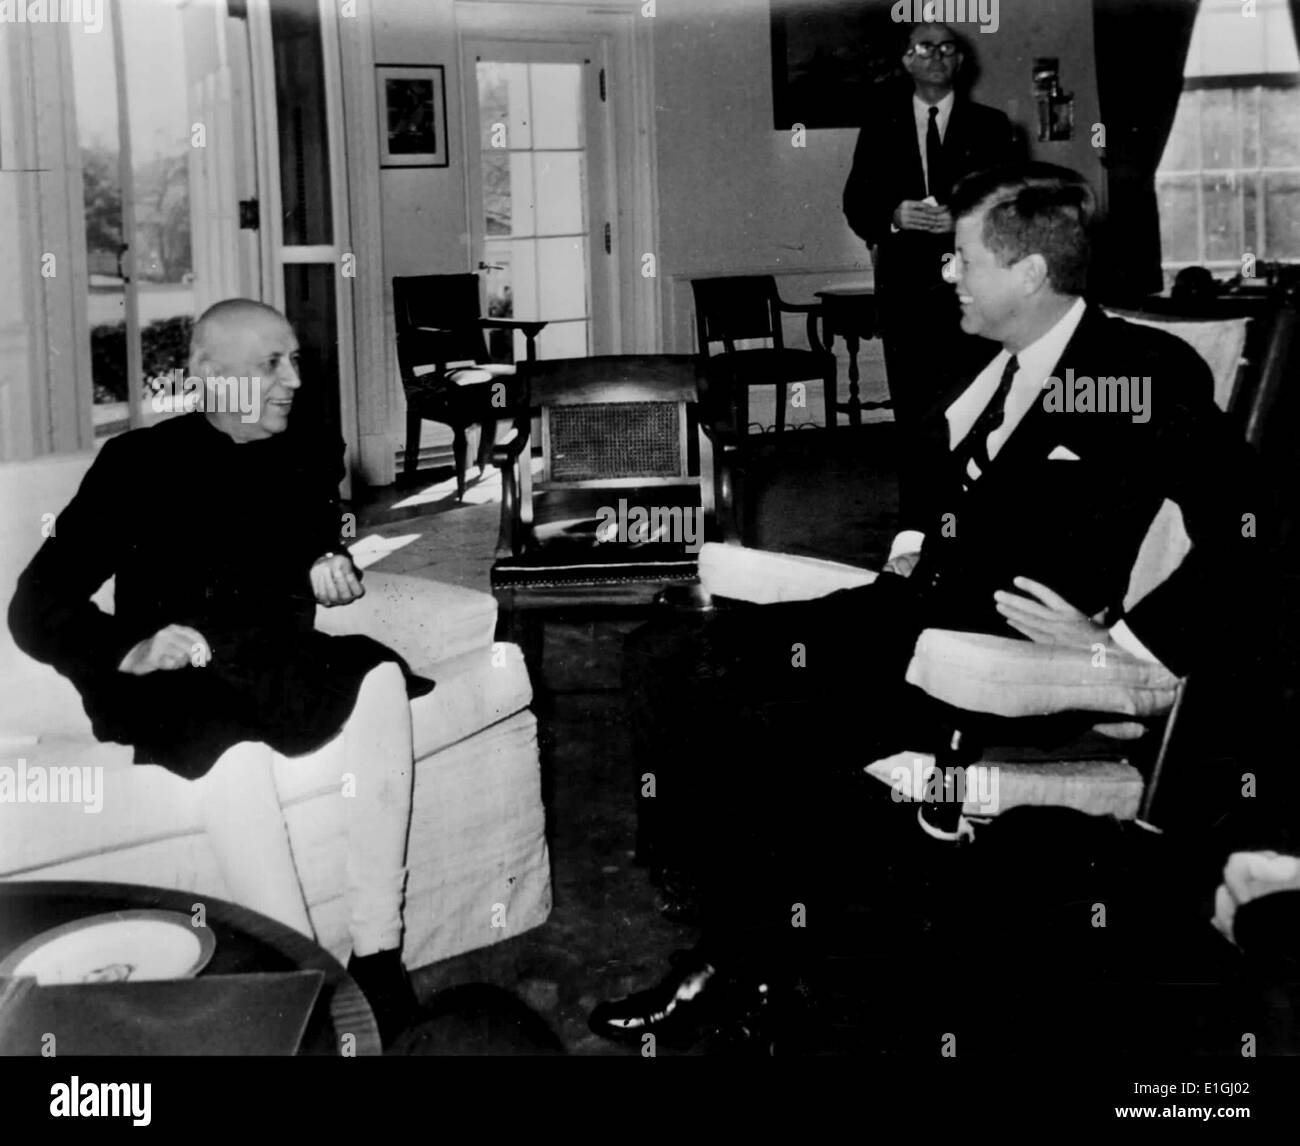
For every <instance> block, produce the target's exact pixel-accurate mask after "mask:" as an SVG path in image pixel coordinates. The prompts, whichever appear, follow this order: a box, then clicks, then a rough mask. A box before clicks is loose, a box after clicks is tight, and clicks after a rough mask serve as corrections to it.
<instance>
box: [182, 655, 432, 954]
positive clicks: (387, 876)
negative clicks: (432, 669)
mask: <svg viewBox="0 0 1300 1146" xmlns="http://www.w3.org/2000/svg"><path fill="white" fill-rule="evenodd" d="M339 735H340V736H341V737H342V738H343V752H342V754H341V756H342V760H341V766H340V770H339V776H338V788H337V793H338V798H339V799H341V800H343V804H344V823H345V825H346V831H347V904H348V919H349V924H348V929H349V931H350V932H351V935H352V946H353V951H354V953H355V954H357V955H373V954H374V953H375V952H377V951H386V950H389V949H392V948H397V947H400V946H401V943H402V897H403V893H404V890H405V886H406V874H407V869H406V866H405V865H406V839H407V834H408V832H409V829H410V823H411V787H412V783H413V780H414V771H415V770H414V765H413V761H412V744H411V706H410V702H409V701H408V699H407V696H406V682H405V680H404V678H403V676H402V671H401V669H400V668H398V666H397V665H396V664H392V663H387V664H382V665H379V666H378V667H377V668H374V669H372V670H371V671H370V672H369V673H367V674H366V677H365V679H364V680H363V681H362V682H361V689H360V692H359V693H358V695H357V703H356V707H355V708H354V709H353V711H352V715H351V716H350V717H349V718H348V721H347V723H346V724H345V725H344V727H343V730H342V732H340V733H339ZM271 757H272V753H271V749H270V748H269V747H268V746H267V745H265V744H261V743H256V742H252V741H245V742H243V743H240V744H236V745H235V746H234V747H232V748H230V749H228V750H227V751H225V752H224V753H222V755H221V757H220V758H219V759H218V760H217V762H216V764H215V765H213V767H212V769H211V770H210V771H209V772H208V774H207V775H206V776H204V777H202V778H201V779H200V780H198V781H196V783H198V784H199V785H200V786H201V788H202V791H201V793H200V802H201V805H202V808H203V817H204V822H205V825H206V827H207V831H208V836H209V838H210V839H211V842H212V846H213V849H214V851H215V852H216V856H217V863H218V865H219V867H220V869H221V874H222V876H223V877H224V879H225V881H226V885H227V887H228V888H229V891H230V896H231V898H232V899H233V900H235V901H236V902H238V903H240V904H242V905H243V906H245V907H250V908H252V909H253V910H254V911H259V912H261V913H262V914H263V915H268V916H270V917H271V918H272V919H275V920H278V921H279V922H281V923H284V924H286V925H288V926H289V927H292V928H293V929H294V930H295V931H300V932H301V933H302V934H304V935H306V936H308V937H310V938H315V936H314V935H313V933H312V926H311V920H310V918H309V917H308V914H307V903H306V900H305V899H304V897H303V891H302V885H301V883H300V882H299V880H298V874H297V867H296V865H295V864H294V862H293V855H292V852H291V851H290V847H289V837H288V833H287V831H286V830H285V826H284V814H283V812H282V811H281V809H280V800H279V796H278V794H277V793H276V791H275V780H274V776H273V774H272V770H271Z"/></svg>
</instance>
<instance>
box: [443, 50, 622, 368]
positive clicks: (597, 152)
mask: <svg viewBox="0 0 1300 1146" xmlns="http://www.w3.org/2000/svg"><path fill="white" fill-rule="evenodd" d="M605 54H606V45H605V44H604V43H603V41H602V38H600V37H593V38H592V39H591V40H589V41H575V42H571V43H556V42H541V41H511V40H504V39H491V40H488V39H468V40H466V41H465V42H464V45H463V56H462V59H463V68H462V76H463V79H464V97H465V109H466V117H467V120H468V131H467V133H466V140H467V143H468V145H469V146H468V151H469V155H468V160H469V202H470V212H469V214H470V241H471V265H472V266H473V268H474V269H476V270H478V271H479V272H480V274H481V275H482V277H483V280H484V299H485V308H486V313H487V314H489V315H491V316H496V317H503V318H515V319H527V320H536V319H542V320H545V321H546V323H547V326H546V328H545V329H544V330H543V331H542V333H541V335H540V337H539V338H538V348H537V349H538V356H539V357H541V358H574V357H585V356H587V355H597V354H612V353H617V352H618V350H619V346H618V343H619V339H618V332H617V329H616V325H617V323H616V316H617V315H618V313H619V307H618V299H617V290H618V274H617V268H616V266H615V260H616V254H615V252H616V251H617V243H616V236H615V234H614V226H615V222H616V219H615V212H614V211H613V210H612V207H611V202H610V197H609V196H610V189H611V188H612V185H613V179H612V177H611V171H610V165H611V163H612V158H613V157H612V149H611V147H610V144H609V126H608V120H609V107H608V103H607V100H606V92H605V90H604V89H605V86H606V85H605V75H606V73H605V66H604V62H603V61H604V58H605ZM490 337H493V338H495V340H496V341H495V342H494V344H493V346H492V348H491V349H492V351H493V357H505V358H510V357H514V358H516V359H522V358H523V355H524V347H523V337H522V335H519V334H516V335H514V339H515V342H514V345H513V346H512V345H511V344H510V342H509V339H510V337H511V336H510V335H509V334H508V333H504V332H493V333H492V334H491V335H490Z"/></svg>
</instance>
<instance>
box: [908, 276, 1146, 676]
mask: <svg viewBox="0 0 1300 1146" xmlns="http://www.w3.org/2000/svg"><path fill="white" fill-rule="evenodd" d="M1085 310H1087V304H1086V303H1085V302H1084V300H1083V299H1082V298H1078V299H1075V300H1074V305H1073V306H1071V307H1070V309H1069V310H1067V311H1066V312H1065V314H1064V315H1062V316H1061V318H1060V319H1059V320H1058V321H1057V323H1056V325H1055V326H1053V327H1052V328H1051V329H1050V330H1048V331H1047V332H1046V333H1045V334H1043V335H1041V336H1040V337H1039V338H1038V339H1037V340H1036V341H1035V342H1032V343H1030V344H1029V345H1028V346H1026V347H1025V348H1024V349H1023V350H1021V351H1020V353H1019V354H1018V355H1016V358H1017V369H1016V375H1015V378H1014V379H1013V380H1012V382H1011V389H1010V390H1009V391H1008V392H1007V402H1006V407H1005V410H1006V414H1005V417H1004V418H1003V419H1002V425H1000V426H999V427H998V428H997V429H996V430H994V431H993V432H992V433H990V434H989V436H988V443H987V444H988V454H989V460H990V461H991V460H992V459H993V458H995V457H997V456H998V451H999V450H1001V449H1002V447H1003V445H1005V444H1006V441H1007V439H1008V438H1010V437H1011V435H1012V434H1013V433H1014V432H1015V429H1016V427H1017V426H1019V425H1020V423H1021V422H1022V421H1023V420H1024V417H1025V415H1026V414H1028V413H1029V410H1030V407H1032V406H1033V404H1034V403H1035V402H1036V401H1037V400H1038V395H1039V394H1040V393H1041V392H1042V389H1043V386H1044V385H1045V384H1046V382H1047V379H1048V378H1049V377H1051V375H1052V371H1053V370H1055V369H1056V364H1057V363H1058V362H1060V360H1061V355H1062V354H1064V353H1065V348H1066V346H1067V345H1068V344H1069V341H1070V339H1071V338H1073V337H1074V332H1075V331H1076V330H1077V329H1078V327H1079V323H1080V322H1081V321H1082V319H1083V315H1084V311H1085ZM1010 361H1011V352H1010V351H1009V350H1005V349H1004V350H1001V351H999V352H998V354H997V355H995V356H994V358H993V361H992V362H990V363H989V364H988V365H987V366H985V367H984V369H983V370H981V371H980V372H979V374H978V375H976V377H975V381H973V382H972V383H971V384H970V385H969V386H968V387H967V388H966V389H965V390H963V391H962V393H961V395H960V396H959V397H958V399H957V400H956V401H955V402H954V403H953V404H952V405H951V406H949V407H948V409H947V411H946V412H945V415H944V416H945V417H946V418H947V419H948V448H949V449H954V448H956V446H957V444H958V443H959V442H960V441H961V440H962V439H963V438H964V437H966V435H967V434H969V433H970V431H971V427H972V426H974V425H975V421H976V419H977V418H979V416H980V414H981V413H982V412H983V410H984V407H985V406H987V405H988V404H989V400H990V399H991V398H992V397H993V394H994V392H995V391H996V390H997V388H998V383H999V382H1000V381H1001V379H1002V374H1003V371H1005V370H1006V367H1007V363H1008V362H1010ZM967 472H968V474H969V475H970V476H971V477H972V478H978V477H979V476H980V471H979V467H978V466H977V465H976V464H975V462H974V461H973V460H972V461H971V462H970V463H968V467H967ZM924 541H925V534H924V533H922V532H921V531H920V530H916V529H905V530H903V531H902V532H901V533H899V534H898V536H897V537H895V538H894V543H893V545H892V546H890V549H889V558H890V560H891V561H892V560H893V559H894V558H895V557H897V556H899V555H900V554H904V553H918V552H920V549H921V545H922V543H923V542H924ZM1049 588H1050V586H1049ZM1110 635H1111V637H1112V638H1113V639H1114V641H1115V643H1116V644H1117V645H1119V646H1120V648H1122V649H1125V650H1126V651H1128V652H1130V653H1132V654H1133V655H1134V656H1136V657H1139V658H1140V659H1142V660H1145V661H1151V662H1152V663H1154V664H1159V660H1158V659H1157V657H1156V656H1155V654H1154V653H1152V652H1151V650H1150V649H1148V648H1147V647H1146V645H1144V644H1143V643H1142V642H1141V641H1140V640H1138V639H1137V637H1136V636H1135V635H1134V634H1133V632H1132V630H1130V629H1129V627H1128V626H1127V625H1126V624H1125V623H1124V622H1123V621H1119V622H1117V623H1116V624H1115V625H1113V626H1112V627H1111V630H1110Z"/></svg>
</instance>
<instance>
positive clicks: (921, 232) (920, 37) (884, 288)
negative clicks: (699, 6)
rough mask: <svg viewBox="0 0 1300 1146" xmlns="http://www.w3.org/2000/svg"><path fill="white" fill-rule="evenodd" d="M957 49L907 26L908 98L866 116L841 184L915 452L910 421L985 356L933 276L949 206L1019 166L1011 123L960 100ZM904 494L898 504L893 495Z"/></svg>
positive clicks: (935, 30)
mask: <svg viewBox="0 0 1300 1146" xmlns="http://www.w3.org/2000/svg"><path fill="white" fill-rule="evenodd" d="M968 61H969V55H968V52H967V49H966V48H965V46H964V44H963V43H962V41H961V39H960V38H959V37H958V36H957V34H956V33H955V32H954V31H953V30H952V28H950V27H948V25H946V24H915V25H913V26H912V27H911V29H910V31H909V33H908V37H907V44H906V49H905V51H904V53H903V61H902V62H903V67H904V69H905V70H906V71H907V74H908V76H909V77H910V78H911V81H912V82H911V85H910V88H911V90H910V91H908V90H902V91H899V90H892V91H891V92H890V94H889V95H888V96H885V97H883V98H882V99H881V100H880V101H879V102H878V103H877V104H875V105H874V106H872V107H871V108H869V109H867V111H866V114H865V115H864V118H863V126H862V132H861V134H860V135H859V137H858V146H857V150H856V151H855V152H854V156H853V170H852V172H851V173H850V175H849V180H848V183H847V184H846V186H845V188H844V214H845V217H846V218H847V219H848V222H849V226H851V227H852V228H853V230H854V231H855V232H856V233H857V234H858V235H859V236H860V237H861V238H863V239H864V240H865V241H866V243H867V246H868V248H869V249H870V251H871V261H872V265H873V266H874V268H875V279H876V301H877V305H878V307H879V312H880V321H881V333H882V337H883V340H884V347H885V369H886V372H887V373H888V377H889V391H890V396H891V398H892V399H893V403H894V417H895V419H896V421H897V422H898V425H899V428H900V432H901V433H902V434H903V436H904V441H903V449H904V450H908V448H909V445H914V444H915V443H914V431H915V429H916V427H917V424H918V422H919V420H920V419H921V417H922V416H923V415H924V414H925V413H926V411H927V410H928V409H929V408H930V406H931V405H932V404H933V403H934V402H935V401H936V400H937V399H938V398H939V396H940V395H942V394H943V393H944V392H945V389H946V387H947V386H948V385H949V384H950V383H951V381H952V380H953V378H955V377H956V376H957V375H958V374H959V373H960V372H961V371H962V369H963V368H965V367H968V366H970V365H972V364H973V362H975V361H978V360H980V359H981V358H987V357H988V356H989V351H990V349H991V348H990V347H988V346H987V345H986V344H983V343H982V340H980V339H975V338H972V337H970V336H968V335H964V334H962V332H961V329H960V322H961V315H960V313H959V312H958V309H957V302H956V299H955V297H954V296H953V292H952V288H951V287H950V286H948V285H947V284H946V283H945V282H944V281H943V278H942V272H943V266H944V261H945V258H950V257H951V255H952V250H953V220H952V215H951V214H950V212H949V210H948V206H947V204H948V199H949V195H950V194H951V191H952V188H953V186H954V184H956V183H957V182H958V180H960V179H961V178H962V177H963V176H965V175H969V174H970V173H971V172H972V171H979V170H983V169H985V168H989V167H996V166H999V165H1001V164H1004V163H1009V162H1013V161H1014V160H1016V159H1018V158H1020V156H1019V155H1018V154H1017V150H1018V149H1017V145H1016V139H1015V135H1014V133H1013V131H1012V127H1011V122H1010V121H1009V120H1008V119H1007V117H1006V116H1005V115H1004V114H1003V113H1002V112H1000V111H997V110H995V109H993V108H991V107H985V106H984V105H983V104H978V103H974V102H973V101H971V100H969V99H967V98H965V96H964V95H963V94H962V92H961V91H960V90H959V85H960V81H961V79H962V77H963V76H964V75H966V74H967V73H968V71H969V69H968V67H967V64H968ZM904 496H905V497H906V496H907V493H906V491H904Z"/></svg>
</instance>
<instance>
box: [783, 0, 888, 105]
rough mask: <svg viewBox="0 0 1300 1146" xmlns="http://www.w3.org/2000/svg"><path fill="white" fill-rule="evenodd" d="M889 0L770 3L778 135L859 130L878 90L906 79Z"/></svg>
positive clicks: (784, 0)
mask: <svg viewBox="0 0 1300 1146" xmlns="http://www.w3.org/2000/svg"><path fill="white" fill-rule="evenodd" d="M892 7H894V5H892V4H891V3H890V0H772V110H773V118H774V120H775V122H774V123H773V126H774V127H775V128H777V129H778V130H788V129H789V128H790V127H792V126H793V125H794V124H796V123H802V124H803V125H804V127H810V128H811V127H860V126H861V124H862V114H863V109H864V108H865V107H866V106H867V104H868V102H869V101H870V99H871V97H872V96H873V95H874V94H876V93H878V92H879V90H880V85H881V84H887V83H890V82H892V81H894V80H896V79H898V78H900V77H901V76H902V75H903V72H902V68H901V66H900V61H901V58H902V55H903V51H902V48H901V47H900V46H899V42H900V40H901V39H902V37H903V34H904V33H903V31H902V29H901V28H900V25H898V24H896V23H894V21H893V20H892V19H891V18H890V9H891V8H892Z"/></svg>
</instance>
